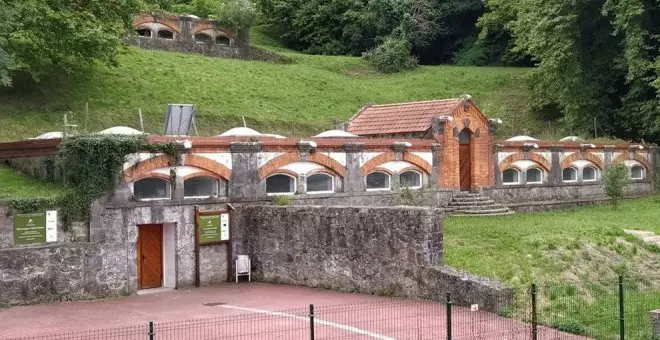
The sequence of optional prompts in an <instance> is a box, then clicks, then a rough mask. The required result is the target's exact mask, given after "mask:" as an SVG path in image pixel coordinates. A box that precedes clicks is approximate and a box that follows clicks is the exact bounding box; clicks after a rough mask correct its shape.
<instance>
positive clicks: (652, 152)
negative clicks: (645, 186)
mask: <svg viewBox="0 0 660 340" xmlns="http://www.w3.org/2000/svg"><path fill="white" fill-rule="evenodd" d="M658 151H659V149H658V147H657V146H655V145H652V146H651V147H650V148H649V158H650V159H649V162H650V163H651V169H649V177H650V178H653V176H654V175H655V171H656V169H657V168H658Z"/></svg>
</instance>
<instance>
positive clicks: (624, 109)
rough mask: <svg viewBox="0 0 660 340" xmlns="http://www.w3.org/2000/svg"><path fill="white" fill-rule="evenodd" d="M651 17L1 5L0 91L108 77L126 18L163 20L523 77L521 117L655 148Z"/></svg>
mask: <svg viewBox="0 0 660 340" xmlns="http://www.w3.org/2000/svg"><path fill="white" fill-rule="evenodd" d="M659 6H660V5H659V2H658V1H657V0H581V1H575V0H520V1H511V0H483V1H482V0H253V1H250V0H143V1H141V0H114V1H111V2H109V1H104V0H88V1H74V2H72V1H66V0H25V1H20V2H19V1H11V0H0V19H2V20H0V83H2V84H3V85H5V86H11V84H12V81H15V80H16V79H18V78H20V77H23V76H25V75H29V76H31V78H32V79H33V80H38V79H39V78H40V77H41V76H43V75H45V74H48V73H52V72H60V71H64V72H74V71H75V70H76V69H79V68H80V67H81V66H84V65H86V64H90V63H93V62H96V61H102V62H105V63H106V64H108V65H113V64H114V63H115V62H116V55H117V53H119V52H120V51H121V49H122V48H123V46H122V43H121V38H122V36H123V34H124V33H123V32H125V31H126V30H130V23H131V20H130V19H131V17H132V15H133V14H134V13H136V12H137V11H141V10H150V11H165V12H173V13H185V14H194V15H197V16H200V17H206V18H213V19H218V20H219V21H221V22H224V23H226V24H228V25H232V26H234V27H236V28H241V27H243V28H245V27H247V26H249V25H253V24H259V25H263V26H265V27H266V28H267V29H266V30H267V31H268V32H270V34H272V35H273V36H274V37H276V38H277V39H279V40H281V41H282V42H283V43H284V44H286V45H287V46H288V47H290V48H291V49H294V50H298V51H300V52H303V53H310V54H327V55H354V56H362V57H363V58H364V59H365V60H366V61H367V62H368V63H369V64H370V65H372V66H373V67H374V68H375V69H377V70H378V71H381V72H399V71H404V70H406V69H410V68H414V67H415V66H416V65H417V64H418V63H420V64H431V65H435V64H456V65H465V66H485V65H489V66H514V67H515V66H528V67H533V72H531V75H530V76H529V79H528V86H529V88H530V90H531V93H532V96H531V100H530V103H529V110H530V112H533V113H534V114H536V115H539V116H540V117H542V118H543V119H544V120H547V121H553V122H560V123H562V124H563V125H564V126H567V127H569V128H570V129H571V130H573V131H574V132H576V133H582V134H594V132H595V133H596V134H599V135H605V136H616V137H619V138H624V139H632V140H645V141H660V80H659V77H658V76H659V75H660V7H659ZM594 122H595V124H594ZM594 126H595V128H594ZM594 130H596V131H594Z"/></svg>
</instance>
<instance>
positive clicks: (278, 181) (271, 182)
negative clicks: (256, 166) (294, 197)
mask: <svg viewBox="0 0 660 340" xmlns="http://www.w3.org/2000/svg"><path fill="white" fill-rule="evenodd" d="M295 192H296V179H295V178H293V177H291V176H289V175H283V174H277V175H272V176H270V177H268V178H266V193H268V194H284V195H286V194H294V193H295Z"/></svg>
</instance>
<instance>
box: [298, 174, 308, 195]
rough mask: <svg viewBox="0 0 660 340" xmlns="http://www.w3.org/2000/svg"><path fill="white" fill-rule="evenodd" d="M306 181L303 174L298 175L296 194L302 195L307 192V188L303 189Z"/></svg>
mask: <svg viewBox="0 0 660 340" xmlns="http://www.w3.org/2000/svg"><path fill="white" fill-rule="evenodd" d="M306 181H307V177H306V176H305V175H304V174H299V175H298V178H296V194H304V193H306V192H307V190H306V189H307V188H306V187H305V182H306Z"/></svg>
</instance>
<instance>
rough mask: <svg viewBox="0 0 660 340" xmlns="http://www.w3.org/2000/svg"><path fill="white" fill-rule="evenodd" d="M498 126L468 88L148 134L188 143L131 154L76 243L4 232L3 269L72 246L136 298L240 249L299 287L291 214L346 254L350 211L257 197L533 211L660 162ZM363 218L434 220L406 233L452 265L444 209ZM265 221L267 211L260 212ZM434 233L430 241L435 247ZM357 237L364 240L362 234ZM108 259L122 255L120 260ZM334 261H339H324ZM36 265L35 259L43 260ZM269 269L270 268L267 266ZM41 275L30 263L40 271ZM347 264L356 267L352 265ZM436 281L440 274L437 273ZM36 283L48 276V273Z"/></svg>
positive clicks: (19, 153)
mask: <svg viewBox="0 0 660 340" xmlns="http://www.w3.org/2000/svg"><path fill="white" fill-rule="evenodd" d="M151 27H154V26H151ZM493 124H494V123H493V122H492V121H490V120H488V119H487V118H486V117H485V116H484V114H483V113H482V112H481V111H479V109H478V108H477V107H476V105H475V104H474V102H473V101H472V100H471V99H470V98H467V97H465V98H457V99H448V100H440V101H425V102H413V103H402V104H389V105H370V106H365V107H364V108H363V109H362V110H360V112H358V114H356V115H355V116H354V117H353V118H351V120H350V121H349V123H348V124H347V126H346V131H339V130H331V131H326V132H324V133H321V134H318V135H316V136H313V137H310V138H302V139H301V138H285V137H282V136H277V135H266V134H261V133H259V132H257V131H254V130H251V129H248V128H236V129H231V130H229V131H227V132H225V133H223V134H221V135H218V136H214V137H185V138H183V137H168V136H147V137H146V138H147V140H148V141H149V142H151V143H162V142H170V141H176V142H181V143H182V146H184V147H185V148H186V149H185V152H184V154H183V155H182V157H181V158H180V160H178V163H174V160H173V159H172V158H171V157H168V156H166V155H163V154H154V153H148V152H143V153H137V154H132V155H129V156H128V157H127V159H126V163H125V164H124V167H123V173H122V180H121V185H120V186H119V187H118V188H117V189H116V190H115V191H114V192H112V193H109V195H108V197H107V198H106V199H105V200H103V201H100V202H99V203H97V204H95V206H94V207H93V213H92V219H91V221H90V223H89V225H88V226H82V227H80V228H78V229H73V230H70V231H67V233H68V234H66V235H64V236H63V237H62V238H61V239H65V240H66V242H65V241H61V242H60V243H57V244H53V245H51V246H48V245H46V246H43V247H42V248H34V247H31V248H24V247H17V246H14V245H13V244H12V242H11V237H9V236H8V237H6V238H4V239H3V238H0V241H2V243H0V277H2V275H3V271H4V273H5V274H4V275H5V276H7V277H14V278H16V280H15V281H14V282H17V283H15V284H18V285H19V288H15V289H14V290H13V291H16V290H19V291H23V292H29V291H30V290H29V289H27V288H25V287H26V286H25V284H23V283H24V282H30V280H32V279H30V280H28V279H25V276H22V275H28V274H21V273H22V272H21V270H22V269H21V268H24V266H25V263H18V262H16V261H15V260H13V259H15V258H17V256H18V257H20V254H25V252H32V253H33V254H32V255H31V256H32V257H31V258H34V259H40V260H39V263H42V262H44V261H45V263H50V262H49V261H47V260H44V259H48V258H53V259H60V260H57V261H60V262H61V255H57V254H61V253H62V252H64V253H65V258H70V260H69V261H70V263H71V266H72V267H71V268H77V269H71V270H72V271H74V272H76V275H77V276H76V277H78V279H77V280H75V281H72V282H76V283H77V285H76V286H75V289H74V290H73V291H75V292H78V293H80V292H84V294H87V295H89V296H104V295H113V294H114V295H116V294H119V293H135V292H136V291H137V290H138V289H141V288H147V287H157V286H164V287H172V288H182V287H186V286H194V285H198V284H212V283H215V282H222V281H226V280H228V279H230V278H231V277H232V275H233V271H232V270H233V268H232V266H233V259H234V257H235V255H237V254H242V253H243V254H250V255H252V256H254V257H255V258H260V259H263V260H262V261H266V262H262V263H261V264H259V263H257V264H256V265H257V268H261V269H260V270H262V275H263V276H262V277H270V278H273V280H283V278H285V277H288V278H289V279H290V281H291V282H295V283H300V284H304V282H306V280H307V279H308V278H304V277H296V278H293V276H287V275H288V274H282V272H277V270H278V269H277V268H285V267H284V266H283V267H278V266H277V264H276V263H275V264H274V263H272V262H268V263H267V261H275V260H277V261H285V262H291V261H295V259H296V258H297V256H298V254H293V253H290V254H288V255H287V254H284V253H286V251H279V252H277V256H274V255H273V257H272V258H271V257H269V256H270V255H269V256H266V255H264V254H265V253H263V251H268V247H269V245H270V246H272V247H278V245H281V244H289V243H290V242H293V241H295V240H300V238H298V237H302V236H300V235H297V234H296V235H297V236H296V235H292V234H291V232H292V231H291V230H294V229H287V228H289V227H288V225H290V223H284V222H283V221H285V220H286V219H287V218H289V217H286V216H288V215H287V214H303V215H304V216H306V217H304V216H301V217H300V218H295V217H291V218H292V220H291V221H293V222H291V223H295V222H296V221H298V222H299V221H308V220H309V218H310V216H311V215H318V216H319V217H317V218H316V219H315V221H317V222H318V223H317V222H315V227H314V228H311V229H304V230H299V231H298V232H300V233H305V232H311V233H316V232H318V233H323V234H318V235H317V234H314V235H315V236H313V237H319V238H320V239H319V242H318V244H319V246H323V244H326V246H327V247H328V248H327V249H326V250H325V251H324V253H327V254H330V253H331V250H332V251H342V249H344V248H345V247H346V245H347V244H349V243H346V242H347V241H346V240H347V237H348V236H346V235H344V234H342V233H347V232H349V231H346V230H344V229H341V228H340V229H341V230H342V231H341V232H340V233H339V235H340V236H338V238H337V239H335V238H334V237H330V238H328V237H327V236H323V235H331V234H333V235H335V234H336V233H338V232H339V231H338V230H336V229H337V228H338V226H337V223H336V221H338V219H340V217H339V216H340V215H341V213H340V212H338V211H337V210H332V209H331V210H327V211H320V210H313V209H312V210H309V209H305V208H301V209H298V210H295V209H293V210H284V213H283V212H282V211H277V212H271V213H272V214H276V213H277V214H278V215H277V216H280V214H281V217H278V218H277V219H276V220H273V221H269V219H268V218H267V217H265V216H266V215H268V214H271V213H266V212H264V211H270V210H259V209H261V208H252V207H250V208H249V209H247V206H254V205H267V204H270V202H271V201H272V199H273V197H274V196H286V197H288V200H289V201H290V202H291V204H293V205H315V206H326V207H328V206H348V207H356V206H362V207H364V206H368V207H369V206H370V207H375V206H380V207H383V206H393V205H401V204H406V202H405V201H402V198H401V196H402V195H401V194H400V190H401V188H402V187H407V188H410V189H411V190H413V191H414V190H418V189H419V192H420V193H421V195H422V196H423V198H424V200H425V203H424V204H425V205H428V206H433V207H447V206H448V203H449V202H450V201H451V200H452V199H454V198H455V197H457V196H458V195H461V193H462V192H465V191H470V192H472V194H471V195H477V194H478V195H483V196H486V197H489V198H490V199H493V200H495V201H498V202H500V203H503V204H509V205H513V206H516V207H517V208H518V209H525V208H527V207H535V206H536V205H538V203H537V202H543V206H552V205H557V206H561V205H573V204H576V203H578V202H579V203H581V202H585V201H597V200H600V199H602V197H603V195H604V192H603V186H602V184H601V181H600V179H601V175H602V173H603V171H605V170H606V169H607V168H608V167H610V166H612V165H616V164H623V165H625V166H626V168H627V169H628V173H629V178H630V183H629V185H628V187H627V194H628V195H643V194H648V193H652V192H654V190H655V189H654V185H653V183H652V181H651V178H652V176H653V172H654V170H655V169H656V167H657V162H658V150H657V148H656V147H655V146H651V145H645V144H634V145H633V144H613V145H604V144H587V143H584V142H580V141H540V140H536V139H533V138H531V137H525V136H519V137H514V138H511V139H509V140H503V141H496V140H494V138H493ZM113 131H114V130H113ZM117 131H119V130H117ZM121 131H123V130H121ZM51 135H54V136H57V134H51ZM183 140H185V143H184V142H183ZM59 144H60V139H58V138H54V139H34V140H25V141H17V142H11V143H0V159H2V160H4V161H5V162H6V163H8V164H10V165H11V166H13V167H15V168H18V169H21V170H23V171H26V172H28V173H31V174H34V175H36V176H42V177H47V176H48V173H49V171H48V169H46V168H44V164H47V162H44V160H47V159H50V158H52V157H54V155H55V154H56V153H57V150H58V146H59ZM232 209H236V210H232ZM253 209H256V210H253ZM263 209H267V208H263ZM268 209H269V208H268ZM447 210H450V209H447ZM210 211H211V212H215V213H218V214H226V215H225V216H227V217H226V219H225V220H223V221H224V222H222V223H228V224H229V229H227V230H230V231H228V235H226V237H227V238H226V239H223V240H222V241H221V242H215V243H212V244H208V245H204V246H203V247H199V243H198V242H197V241H196V240H198V237H199V235H198V234H197V233H198V232H199V223H200V222H199V221H200V216H203V214H204V213H207V212H210ZM345 211H353V210H345ZM362 213H365V214H367V215H368V216H365V217H363V218H362V217H361V218H360V219H358V220H357V221H354V220H351V221H350V222H346V223H359V221H379V222H373V223H382V224H383V225H380V224H378V226H379V228H385V229H383V230H387V227H386V225H387V224H388V223H390V221H385V220H383V218H382V217H379V215H381V214H391V216H392V217H391V222H392V224H390V226H391V227H392V228H394V227H395V225H397V226H398V225H400V227H397V228H399V229H400V230H406V229H405V228H408V227H409V224H407V222H406V221H407V220H410V219H411V218H413V217H410V216H416V217H414V219H415V221H419V225H424V226H425V229H423V230H424V231H423V233H424V234H419V235H416V237H419V238H410V239H408V238H406V240H405V242H404V243H402V244H403V246H406V244H407V245H413V244H415V245H416V246H414V247H412V248H411V249H413V248H414V249H426V250H425V253H424V254H423V256H422V255H419V256H418V257H417V258H425V259H427V260H425V262H423V263H417V262H415V263H411V265H413V264H414V265H415V266H416V265H424V266H427V267H428V266H431V267H432V266H436V265H440V264H442V254H441V251H442V247H441V242H439V241H441V238H442V236H441V234H440V235H438V232H439V230H440V232H441V228H440V229H438V228H437V227H435V226H436V225H437V223H441V217H437V218H436V217H430V216H431V215H427V213H419V214H413V215H408V213H406V212H398V211H378V210H377V209H376V210H369V212H366V210H365V212H360V214H362ZM200 214H201V215H200ZM370 214H374V215H375V216H372V215H370ZM0 215H3V216H4V214H0ZM251 216H252V217H251ZM254 216H260V217H259V218H260V219H259V220H258V221H257V220H255V218H256V217H254ZM273 216H275V215H273ZM321 216H325V217H321ZM388 216H389V215H388ZM341 218H344V217H341ZM417 219H418V220H417ZM429 221H431V222H429ZM433 221H440V222H437V223H436V222H433ZM271 222H272V225H271V228H270V229H268V230H269V233H272V234H273V235H279V236H278V237H282V240H280V241H278V240H268V239H263V238H262V237H263V234H259V233H255V232H254V231H253V230H252V229H253V228H256V226H258V225H262V224H264V223H271ZM370 223H371V222H370ZM429 223H430V224H429ZM274 226H277V227H274ZM0 227H2V228H3V229H2V230H1V231H2V232H0V235H2V234H4V235H9V234H10V233H11V226H10V222H6V221H5V222H4V224H3V223H2V221H0ZM356 228H359V227H356ZM285 229H286V230H285ZM264 230H266V229H264ZM287 230H288V231H287ZM305 230H307V231H305ZM309 230H313V231H309ZM404 233H405V232H404ZM307 236H308V237H311V236H309V235H307ZM324 237H325V238H324ZM356 237H357V236H356ZM342 240H343V241H342ZM429 240H433V245H434V246H433V247H431V248H432V249H431V250H429V249H430V248H429V246H428V244H429V243H428V242H430V241H429ZM324 242H326V243H324ZM335 242H338V243H335ZM402 242H403V241H402ZM406 242H407V243H406ZM352 244H353V246H354V247H359V242H357V241H356V242H355V243H352ZM257 246H258V247H257ZM58 247H59V248H58ZM291 247H295V245H292V246H291ZM278 249H280V248H278ZM280 250H281V249H280ZM353 250H355V249H353ZM260 251H261V253H260ZM356 251H357V250H356ZM99 254H101V255H99ZM104 254H106V255H104ZM109 254H115V255H113V257H110V255H109ZM117 254H119V255H117ZM117 256H119V257H120V258H119V259H117ZM333 256H334V255H333ZM341 256H346V254H345V253H342V254H341ZM374 256H375V255H374ZM392 256H393V257H391V258H389V260H388V259H382V258H381V259H380V261H383V262H382V263H384V265H385V263H389V262H388V261H395V259H394V257H396V256H398V255H396V254H394V255H392ZM420 256H421V257H420ZM410 258H411V259H413V258H415V257H414V256H411V257H410ZM273 259H275V260H273ZM326 260H327V261H330V262H332V261H335V260H333V259H330V258H329V259H323V261H326ZM12 261H13V262H12ZM53 261H56V260H53ZM145 261H146V262H145ZM411 261H412V260H411ZM60 262H57V263H56V264H51V265H50V267H49V268H51V269H53V270H52V272H49V271H41V272H48V273H51V274H50V275H53V278H52V280H54V282H60V283H61V282H65V281H66V277H67V275H70V274H63V273H62V272H61V271H58V270H54V269H56V268H59V267H58V266H61V265H62V264H61V263H60ZM330 262H328V264H327V265H328V266H331V264H330ZM413 262H414V261H413ZM39 263H34V264H32V265H34V266H39V265H40V264H39ZM324 263H325V262H324ZM333 263H334V262H333ZM345 265H348V264H345ZM145 268H148V269H149V272H150V273H151V274H153V275H154V276H150V277H149V278H147V279H146V281H145V279H144V276H141V275H142V274H140V273H143V272H144V270H145ZM265 268H271V269H270V270H272V271H273V272H268V273H267V272H264V271H266V269H265ZM388 268H389V267H388ZM344 269H346V268H344ZM39 272H40V271H31V272H30V273H32V274H30V275H35V274H34V273H39ZM346 272H348V273H350V272H351V271H350V270H348V269H346ZM7 273H10V274H7ZM315 273H317V271H315ZM418 273H419V275H420V280H422V277H424V278H430V277H433V278H434V280H436V281H437V282H438V283H437V284H442V285H445V286H447V285H448V284H447V282H459V281H460V282H464V283H463V284H467V283H465V282H471V283H470V284H474V285H476V286H475V287H481V288H474V287H473V288H470V289H469V290H468V291H473V290H472V289H477V290H480V289H491V288H492V289H494V290H495V291H497V290H498V289H500V288H498V286H497V285H493V284H491V283H487V282H486V283H484V281H480V280H478V279H474V280H472V279H470V280H467V281H466V280H463V281H461V279H459V278H460V277H464V275H465V274H455V273H454V274H452V273H450V272H443V273H435V272H434V273H433V274H429V272H428V271H427V269H423V270H422V271H419V272H418ZM151 274H150V275H151ZM63 275H64V276H63ZM71 275H72V274H71ZM347 275H348V274H347ZM356 275H357V274H356ZM438 277H442V278H443V279H442V280H439V281H438V280H437V279H438ZM33 280H37V281H35V282H42V281H40V280H42V279H38V278H36V279H35V278H33ZM310 280H311V279H310ZM320 281H322V277H320V278H319V277H314V282H317V283H318V282H320ZM367 281H368V280H367ZM337 282H352V281H350V280H348V281H345V280H344V281H342V280H338V281H337ZM368 282H372V281H368ZM374 282H375V281H374ZM19 283H21V284H19ZM372 283H373V282H372ZM355 284H356V285H357V286H356V287H358V286H359V287H360V288H359V289H360V290H363V291H369V289H368V287H370V286H369V284H370V283H365V282H361V283H359V284H358V283H355ZM403 286H406V285H403ZM12 287H14V286H13V285H10V287H5V288H6V289H9V288H12ZM484 287H490V288H484ZM493 287H494V288H493ZM0 288H3V287H0ZM5 288H3V289H5ZM24 288H25V289H24ZM372 288H374V289H381V288H383V287H375V286H374V287H372ZM61 289H64V290H65V291H67V292H68V293H67V294H73V293H71V289H69V290H66V289H65V288H62V287H60V286H57V287H55V288H52V289H51V288H48V289H46V288H45V290H44V293H43V294H46V295H47V294H51V293H49V292H56V293H57V292H60V290H61ZM356 289H358V288H356ZM0 290H2V289H0ZM32 291H33V292H34V290H32ZM408 291H412V288H410V289H409V290H408ZM372 292H373V291H372ZM35 294H36V293H35ZM80 294H82V295H84V294H83V293H80ZM486 295H487V294H486ZM24 300H30V299H28V298H26V299H24ZM30 301H32V300H30ZM466 301H467V300H466Z"/></svg>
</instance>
